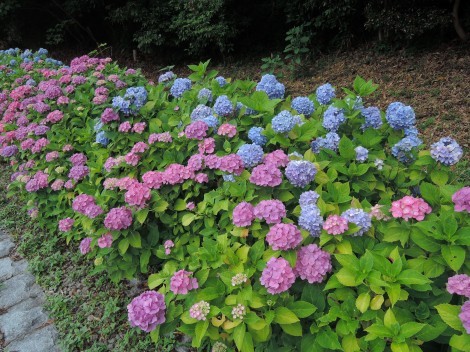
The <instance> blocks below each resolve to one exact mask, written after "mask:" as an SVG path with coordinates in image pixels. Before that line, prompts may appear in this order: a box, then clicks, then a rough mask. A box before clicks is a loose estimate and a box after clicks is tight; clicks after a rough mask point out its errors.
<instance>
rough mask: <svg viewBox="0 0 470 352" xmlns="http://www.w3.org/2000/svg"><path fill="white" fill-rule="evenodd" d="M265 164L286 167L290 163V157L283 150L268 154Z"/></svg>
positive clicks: (264, 159)
mask: <svg viewBox="0 0 470 352" xmlns="http://www.w3.org/2000/svg"><path fill="white" fill-rule="evenodd" d="M263 163H265V164H266V165H267V164H272V165H274V166H275V167H285V166H287V164H288V163H289V157H288V156H287V155H286V153H284V151H283V150H282V149H277V150H275V151H273V152H271V153H268V154H266V155H265V156H264V158H263Z"/></svg>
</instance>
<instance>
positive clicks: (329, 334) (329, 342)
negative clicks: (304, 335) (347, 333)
mask: <svg viewBox="0 0 470 352" xmlns="http://www.w3.org/2000/svg"><path fill="white" fill-rule="evenodd" d="M317 342H318V343H319V345H320V346H322V347H324V348H329V349H330V350H339V351H341V350H342V347H341V344H340V343H339V340H338V335H336V333H334V332H333V331H332V330H331V329H330V328H328V329H324V330H322V331H320V332H319V333H318V337H317Z"/></svg>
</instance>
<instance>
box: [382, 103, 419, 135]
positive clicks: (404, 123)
mask: <svg viewBox="0 0 470 352" xmlns="http://www.w3.org/2000/svg"><path fill="white" fill-rule="evenodd" d="M385 118H386V120H387V122H388V123H389V125H390V126H391V127H392V128H393V129H395V130H401V129H404V128H407V127H412V126H413V125H414V124H415V121H416V117H415V112H414V110H413V108H412V107H411V106H407V105H405V104H403V103H400V102H394V103H391V104H390V105H389V106H388V108H387V111H386V113H385Z"/></svg>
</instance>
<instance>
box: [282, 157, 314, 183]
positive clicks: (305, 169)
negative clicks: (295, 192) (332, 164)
mask: <svg viewBox="0 0 470 352" xmlns="http://www.w3.org/2000/svg"><path fill="white" fill-rule="evenodd" d="M285 174H286V177H287V179H288V180H289V182H290V183H291V184H292V185H294V186H296V187H305V186H307V185H308V184H309V183H310V182H312V181H313V180H314V179H315V176H316V174H317V168H316V167H315V165H314V164H313V163H311V162H310V161H307V160H291V161H289V163H288V164H287V167H286V170H285Z"/></svg>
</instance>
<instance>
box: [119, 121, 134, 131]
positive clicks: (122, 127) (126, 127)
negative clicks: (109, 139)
mask: <svg viewBox="0 0 470 352" xmlns="http://www.w3.org/2000/svg"><path fill="white" fill-rule="evenodd" d="M131 129H132V126H131V124H130V122H129V121H125V122H123V123H121V124H120V125H119V127H118V131H119V132H122V133H127V132H129V131H130V130H131Z"/></svg>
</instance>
